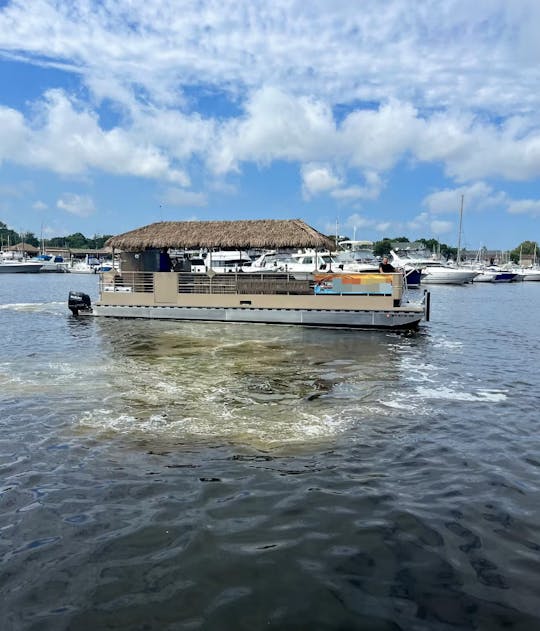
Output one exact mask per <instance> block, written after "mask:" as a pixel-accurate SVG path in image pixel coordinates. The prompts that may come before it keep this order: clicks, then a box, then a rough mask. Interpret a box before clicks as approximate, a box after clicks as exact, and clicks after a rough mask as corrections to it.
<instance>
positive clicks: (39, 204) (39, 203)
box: [32, 200, 48, 211]
mask: <svg viewBox="0 0 540 631" xmlns="http://www.w3.org/2000/svg"><path fill="white" fill-rule="evenodd" d="M32 208H33V209H34V210H39V211H41V210H47V208H48V206H47V204H45V202H42V201H40V200H38V201H36V202H34V203H33V204H32Z"/></svg>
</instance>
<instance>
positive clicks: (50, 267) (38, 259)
mask: <svg viewBox="0 0 540 631" xmlns="http://www.w3.org/2000/svg"><path fill="white" fill-rule="evenodd" d="M30 260H31V261H32V262H35V263H40V264H41V269H40V272H60V273H62V272H67V271H68V266H69V264H68V262H67V261H66V260H65V259H64V257H63V256H59V255H58V254H46V253H42V254H38V255H37V256H35V257H34V258H32V259H30Z"/></svg>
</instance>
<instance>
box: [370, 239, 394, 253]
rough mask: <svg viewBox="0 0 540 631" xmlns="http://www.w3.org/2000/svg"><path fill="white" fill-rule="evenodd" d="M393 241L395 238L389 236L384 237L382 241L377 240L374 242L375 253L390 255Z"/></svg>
mask: <svg viewBox="0 0 540 631" xmlns="http://www.w3.org/2000/svg"><path fill="white" fill-rule="evenodd" d="M393 242H394V239H389V238H388V237H384V239H382V240H381V241H375V243H374V244H373V254H374V255H375V256H388V255H389V254H390V250H391V249H392V243H393Z"/></svg>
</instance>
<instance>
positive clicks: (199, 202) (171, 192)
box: [163, 188, 208, 207]
mask: <svg viewBox="0 0 540 631" xmlns="http://www.w3.org/2000/svg"><path fill="white" fill-rule="evenodd" d="M163 201H164V202H165V203H166V204H169V205H170V206H197V207H200V206H206V205H207V203H208V200H207V197H206V195H205V194H204V193H197V192H195V191H186V190H184V189H180V188H169V189H167V190H166V191H165V194H164V196H163Z"/></svg>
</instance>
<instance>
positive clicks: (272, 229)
mask: <svg viewBox="0 0 540 631" xmlns="http://www.w3.org/2000/svg"><path fill="white" fill-rule="evenodd" d="M106 245H107V246H111V247H113V248H115V249H118V250H127V251H139V250H144V249H145V248H184V249H192V248H242V249H248V248H269V249H279V248H325V249H327V248H331V247H334V242H333V241H332V240H331V239H329V238H328V237H326V236H325V235H324V234H322V233H321V232H318V231H317V230H315V228H312V227H311V226H308V224H306V223H304V222H303V221H302V220H300V219H253V220H249V221H160V222H158V223H153V224H150V225H148V226H144V227H142V228H137V229H136V230H131V231H130V232H124V234H119V235H117V236H115V237H111V238H110V239H109V240H108V241H107V243H106Z"/></svg>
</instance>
